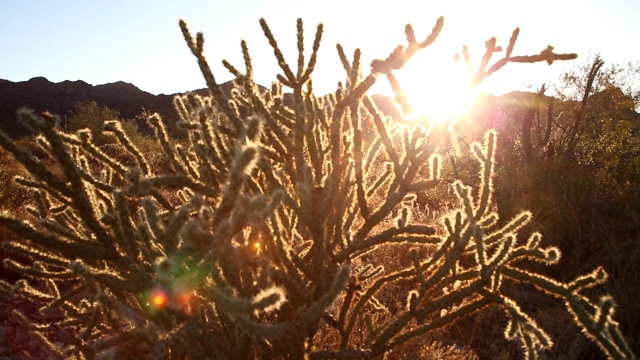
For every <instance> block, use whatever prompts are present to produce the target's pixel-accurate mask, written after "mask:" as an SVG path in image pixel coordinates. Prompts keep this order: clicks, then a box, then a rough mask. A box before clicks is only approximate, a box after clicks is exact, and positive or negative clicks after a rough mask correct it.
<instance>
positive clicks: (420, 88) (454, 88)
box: [397, 55, 476, 122]
mask: <svg viewBox="0 0 640 360" xmlns="http://www.w3.org/2000/svg"><path fill="white" fill-rule="evenodd" d="M413 60H416V61H413ZM446 60H448V61H446ZM446 60H445V59H438V58H436V57H435V56H430V57H428V58H423V59H418V58H417V55H416V58H415V59H412V61H411V62H409V63H408V64H407V65H406V66H405V68H403V69H402V70H400V71H399V72H398V74H397V78H398V80H399V82H400V85H401V87H402V89H403V90H404V92H405V94H406V96H407V97H408V100H409V104H411V107H412V108H413V112H412V113H411V114H410V118H411V119H423V118H426V119H427V120H428V121H437V122H441V121H454V120H455V119H456V118H457V117H459V116H460V115H463V114H464V113H465V112H466V111H467V110H468V108H469V107H470V106H471V105H472V104H473V101H474V99H475V95H476V92H475V91H474V89H472V88H471V87H470V86H469V81H470V75H469V72H468V70H467V69H466V67H465V65H464V64H456V63H454V61H453V58H452V57H451V58H448V59H446Z"/></svg>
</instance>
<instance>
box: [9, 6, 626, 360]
mask: <svg viewBox="0 0 640 360" xmlns="http://www.w3.org/2000/svg"><path fill="white" fill-rule="evenodd" d="M261 26H262V28H263V30H264V33H265V36H266V37H267V39H268V41H269V43H270V45H271V46H272V48H273V50H274V54H275V56H276V58H277V60H278V63H279V65H280V67H281V69H282V74H280V75H278V82H277V83H275V84H274V85H273V87H272V90H271V91H268V92H264V93H261V92H259V91H257V89H256V85H255V84H254V82H253V78H252V72H253V65H252V61H251V57H250V54H249V51H248V48H247V46H246V44H245V43H244V42H242V51H243V55H244V60H245V71H244V72H240V71H239V70H237V69H236V68H235V67H234V66H232V65H231V64H229V63H227V62H225V66H226V67H227V69H229V70H230V71H231V72H232V73H233V74H234V75H235V76H236V88H235V91H233V92H232V97H231V99H227V98H226V97H225V96H224V95H223V93H222V92H221V90H220V87H219V86H218V85H217V83H216V81H215V78H214V76H213V74H212V73H211V70H210V68H209V66H208V64H207V61H206V59H205V58H204V56H203V54H202V51H203V46H204V40H203V36H202V34H200V33H199V34H198V35H197V36H196V37H195V38H194V37H193V35H192V34H191V33H190V32H189V30H188V29H187V26H186V24H185V23H184V22H181V28H182V31H183V35H184V37H185V40H186V42H187V45H188V46H189V49H190V50H191V51H192V52H193V54H194V55H195V56H196V58H197V60H198V64H199V66H200V69H201V70H202V73H203V75H204V78H205V80H206V82H207V86H208V88H209V90H210V93H211V95H210V96H207V97H202V96H198V95H195V94H186V95H184V96H177V97H176V98H175V105H176V109H177V110H178V113H179V114H180V116H181V118H182V124H181V126H182V128H183V129H185V130H186V131H187V132H188V140H189V141H188V142H186V143H185V144H177V143H176V142H173V141H172V140H171V139H169V137H168V135H167V132H166V130H165V128H164V125H163V122H162V121H161V119H160V118H159V116H157V115H152V116H150V117H149V119H148V121H149V123H150V125H151V126H152V127H153V128H154V129H155V131H156V138H157V139H158V140H159V143H160V146H161V147H162V149H163V151H164V153H165V154H166V156H167V158H168V159H169V162H170V164H171V167H172V169H173V171H172V172H171V173H169V174H158V173H156V172H154V169H153V167H151V166H150V164H149V161H148V158H147V156H146V155H145V154H144V153H143V152H141V151H140V150H139V149H138V148H137V147H136V146H135V145H134V144H133V143H132V142H131V140H130V139H129V137H127V135H126V134H125V132H124V131H123V130H122V127H121V126H120V125H119V123H118V122H116V121H113V122H108V123H107V124H106V126H105V128H106V130H107V131H109V132H111V133H112V134H114V135H116V138H117V139H118V140H119V143H120V144H121V146H122V147H124V149H126V151H127V152H128V153H130V154H131V156H132V157H133V158H134V159H135V164H134V165H133V166H127V165H124V164H122V163H121V162H119V161H118V160H117V159H114V158H111V157H109V156H107V155H105V153H104V152H103V151H101V150H100V148H99V147H98V146H96V144H95V143H94V142H93V141H92V134H91V132H90V131H80V132H78V133H76V134H65V133H61V132H59V131H57V118H56V117H53V116H48V115H46V114H45V115H38V114H35V113H33V112H31V111H28V110H23V111H21V112H20V113H19V116H20V117H21V118H22V119H23V121H24V122H25V123H27V124H29V125H30V126H31V127H32V128H33V129H34V130H36V131H37V132H39V133H41V135H42V138H43V139H45V140H46V144H45V145H46V146H45V148H46V149H47V151H48V152H49V153H50V155H51V157H52V158H53V159H55V161H56V162H57V163H58V164H59V166H60V168H61V169H62V171H63V174H64V176H62V177H57V176H54V175H53V174H52V173H51V171H50V170H49V169H48V168H47V167H45V166H43V165H42V164H40V163H38V162H37V161H35V160H34V159H33V157H32V156H30V154H29V153H27V152H25V151H23V150H22V149H21V148H20V147H18V146H16V144H15V143H14V142H13V141H11V140H10V139H9V138H8V137H6V136H3V135H0V145H2V146H3V147H4V148H6V149H7V150H9V151H10V152H11V153H13V155H14V156H15V158H16V159H17V160H18V161H20V162H21V163H22V164H23V165H24V166H25V167H26V168H27V169H28V170H29V172H30V173H31V174H32V176H33V177H34V179H35V181H34V182H33V187H34V188H35V190H36V200H37V202H36V205H35V206H33V207H31V208H29V212H30V214H31V218H30V219H17V218H16V217H15V216H13V215H11V214H10V213H3V214H2V215H1V216H0V224H1V225H2V226H4V227H6V228H7V229H9V230H11V231H13V232H15V233H16V234H19V235H20V237H21V238H23V239H24V240H23V241H26V242H27V244H28V245H25V244H23V243H20V242H10V243H8V245H5V247H6V249H7V250H8V251H10V252H12V253H15V254H21V255H23V256H24V255H27V256H29V257H30V258H31V259H32V260H33V264H31V265H26V264H23V263H21V262H20V261H17V260H16V259H6V260H5V261H4V265H5V266H6V267H8V268H11V269H14V270H17V271H20V272H22V273H23V274H24V277H25V279H24V280H23V281H20V282H17V283H16V284H8V283H0V284H1V288H2V290H3V291H4V292H5V293H6V294H8V295H9V296H12V297H20V298H24V299H25V301H29V302H31V303H35V304H37V309H38V314H35V315H34V316H28V315H27V314H26V313H25V311H24V310H22V309H19V308H16V309H12V310H10V311H9V314H10V316H11V319H12V321H14V322H15V323H18V324H20V325H21V326H22V329H23V333H24V330H26V332H27V333H28V334H29V336H31V338H32V339H34V340H35V341H38V342H39V343H40V345H41V347H40V348H38V349H35V350H34V349H20V351H22V352H23V353H22V354H23V355H25V356H29V355H30V356H38V355H42V354H46V355H45V356H47V357H51V358H69V357H77V358H142V357H151V358H172V359H181V358H193V359H203V358H213V357H215V358H219V359H223V358H233V359H242V358H292V359H298V358H313V359H323V358H368V357H376V356H382V355H383V354H390V355H393V354H394V353H402V352H403V350H405V349H406V346H409V345H410V344H413V346H417V347H420V346H421V345H420V341H424V342H425V345H423V346H424V347H423V348H422V349H420V348H418V349H416V351H406V352H405V354H407V356H409V355H408V354H421V353H424V352H425V351H426V350H425V348H427V350H428V349H431V351H433V352H434V353H436V352H437V351H439V352H440V353H446V352H454V353H455V349H454V350H451V348H449V347H446V349H448V350H443V348H442V346H443V345H439V344H436V345H431V343H432V342H434V341H437V331H438V330H440V329H446V327H447V326H451V325H452V324H455V323H456V322H457V321H460V320H462V319H464V318H466V317H468V316H470V315H471V314H474V313H478V312H483V311H488V310H489V309H490V308H492V309H496V310H497V311H500V312H501V313H502V314H503V316H504V319H505V320H504V323H505V326H506V327H504V337H505V338H506V339H509V340H514V341H518V342H519V343H520V344H521V347H522V349H523V353H524V355H525V356H526V357H527V358H534V357H536V355H538V354H539V353H540V352H541V351H544V350H545V349H549V348H550V347H551V346H552V344H553V342H552V340H551V339H550V337H549V336H548V335H547V333H546V332H545V331H544V330H543V329H542V328H541V327H540V326H539V325H538V324H537V323H536V321H535V320H534V319H533V318H532V317H531V316H529V315H527V313H526V312H525V311H523V309H522V308H521V307H520V306H519V305H518V304H517V302H516V301H515V300H514V298H512V297H510V296H509V294H508V293H507V292H505V291H503V290H504V289H505V284H508V283H519V282H524V283H527V284H530V285H532V286H535V287H537V288H539V289H541V290H542V291H544V292H547V293H549V294H551V295H553V296H555V297H557V298H558V299H560V300H561V301H563V302H564V304H565V305H566V307H567V309H568V310H569V312H570V313H571V314H573V317H572V319H573V321H574V322H575V323H576V324H577V325H578V326H580V327H581V328H582V329H583V331H584V333H585V334H587V336H589V337H590V338H592V339H593V340H594V341H595V342H596V343H597V344H598V345H599V346H600V347H601V349H602V350H603V351H604V352H605V353H606V354H607V355H609V356H611V357H615V358H632V357H633V354H632V353H631V351H630V350H629V349H628V346H627V345H626V342H625V340H624V338H623V336H622V334H621V333H620V331H619V330H618V325H617V322H616V321H615V320H614V319H613V317H612V316H613V310H614V307H615V303H614V301H613V299H612V298H611V297H610V296H602V297H600V298H599V299H598V300H596V301H593V300H591V299H590V298H589V297H587V296H585V295H584V294H583V290H584V289H588V288H592V287H594V286H595V285H597V284H600V283H603V282H604V281H605V279H606V277H607V276H606V273H605V272H604V271H603V270H602V269H596V270H595V271H593V272H591V273H589V274H586V275H582V276H579V277H577V278H575V279H573V280H570V281H566V282H560V281H556V280H553V279H550V278H548V277H545V276H543V275H540V274H539V273H537V272H535V271H531V270H528V267H527V261H534V262H540V263H543V264H554V263H556V262H557V261H558V259H559V257H560V253H559V251H558V249H557V248H555V247H550V246H545V245H544V244H543V243H542V239H541V236H540V234H539V233H533V234H530V235H529V236H526V234H523V233H522V231H521V230H522V229H523V227H524V226H525V225H526V224H527V223H529V222H530V221H531V219H532V214H531V213H529V212H520V213H518V214H516V215H515V216H514V217H513V218H511V219H508V220H506V221H505V220H504V219H501V218H500V217H499V216H498V213H497V212H496V209H495V203H494V198H493V191H494V186H493V179H494V173H495V152H496V143H497V135H496V133H495V132H494V131H488V132H487V133H486V135H485V137H484V139H483V140H482V142H481V143H474V144H472V146H471V153H472V154H473V156H474V159H475V160H474V161H475V162H476V164H477V169H478V170H479V172H478V174H477V176H478V179H479V180H478V181H476V184H477V186H473V187H472V186H468V185H465V184H463V183H462V182H460V181H455V182H453V183H452V187H453V191H454V192H455V194H456V195H457V197H458V204H459V205H458V206H457V207H456V209H455V210H454V211H452V212H450V213H449V214H447V215H446V216H442V220H441V223H439V224H436V223H423V222H420V221H417V220H414V219H412V218H411V216H410V214H411V213H412V211H411V207H412V205H413V204H414V203H415V199H416V196H415V193H416V192H425V191H427V194H428V190H429V189H432V188H434V187H435V186H436V185H437V184H438V183H440V182H441V173H442V171H441V167H442V165H443V162H442V157H441V156H440V155H439V154H438V149H439V146H440V145H441V143H442V139H443V137H445V136H446V135H447V130H448V127H449V125H450V124H448V123H446V122H440V123H436V122H434V123H425V124H406V123H405V124H403V123H393V121H392V120H391V119H390V118H387V117H384V116H382V115H381V114H380V112H379V111H378V110H377V109H376V107H375V105H374V104H373V103H372V101H371V99H370V98H369V97H368V96H367V95H366V92H367V90H368V89H370V87H371V86H372V85H373V84H374V83H375V82H376V81H377V80H378V78H379V77H382V76H385V77H386V78H387V79H388V80H389V81H390V82H391V84H392V87H393V88H394V90H395V91H396V93H397V100H398V101H399V103H401V104H402V105H404V108H407V106H406V105H407V104H406V103H404V98H403V96H402V95H403V94H402V90H401V87H400V84H398V83H397V81H396V79H395V77H394V75H393V71H395V70H397V69H400V68H401V67H402V66H403V65H404V63H405V62H406V61H408V60H409V59H410V58H411V57H412V55H413V54H414V53H415V52H416V51H419V50H420V49H422V48H425V47H427V46H429V45H430V44H431V43H432V42H433V41H435V39H436V38H437V36H438V34H439V32H440V30H441V28H442V26H443V19H442V18H440V19H439V20H438V21H437V22H436V25H435V26H434V28H433V31H432V33H431V34H430V35H429V36H428V37H426V39H425V40H424V41H421V42H419V41H418V40H417V38H416V36H415V34H414V32H413V30H412V28H411V26H407V28H406V35H407V41H408V44H407V45H406V46H405V47H398V48H397V49H396V50H395V51H394V52H392V53H391V55H389V57H388V58H387V59H384V60H376V61H374V62H373V63H372V65H371V73H370V74H369V75H367V76H366V77H364V76H363V75H362V69H361V68H362V65H361V63H360V51H359V50H356V51H355V52H354V54H353V58H352V59H348V57H347V55H346V54H345V53H344V51H343V50H342V48H341V47H340V46H338V53H339V55H340V59H341V60H342V63H343V66H344V68H345V71H346V73H347V78H346V81H345V83H344V84H340V85H339V87H338V89H337V90H336V92H335V93H333V94H331V95H330V96H328V97H316V96H314V95H313V89H312V86H311V74H312V72H313V69H314V67H315V64H316V56H317V51H318V48H319V46H320V40H321V37H322V25H319V26H318V28H317V32H316V35H315V38H314V40H313V45H312V50H311V55H310V56H309V58H308V59H305V51H304V32H303V24H302V21H301V20H299V21H298V23H297V44H298V61H297V66H296V67H294V68H292V67H290V66H289V65H288V64H287V63H286V62H285V60H284V58H283V55H282V53H281V52H280V50H279V47H278V45H277V42H276V40H275V38H274V37H273V36H272V34H271V31H270V30H269V27H268V26H267V24H266V22H264V21H263V20H261ZM517 35H518V31H515V32H514V36H513V37H512V38H511V40H510V42H509V44H508V47H507V48H506V51H505V56H504V57H503V58H501V59H499V60H497V61H496V62H495V63H494V64H493V65H491V66H489V61H490V59H491V57H492V55H494V54H495V53H497V52H499V51H500V49H499V47H498V46H497V45H496V40H495V39H491V40H489V41H487V51H486V54H485V55H484V56H483V60H482V62H481V66H480V67H479V68H478V72H477V73H476V74H474V79H473V82H474V83H476V84H477V83H478V82H480V81H481V80H482V79H483V78H484V77H486V76H489V75H490V74H492V73H493V72H495V71H496V70H498V69H499V68H500V67H502V66H503V65H505V64H506V63H508V62H536V61H548V62H549V63H551V62H553V61H555V60H561V59H570V58H573V57H575V56H573V55H571V54H555V53H553V51H552V50H551V48H548V49H546V50H544V51H542V52H541V53H540V54H538V55H533V56H513V55H512V51H513V49H514V45H515V42H516V39H517ZM463 56H464V59H465V61H467V62H469V64H470V62H471V60H470V57H469V54H468V52H467V51H466V48H465V50H464V51H463ZM283 86H286V87H289V88H291V89H292V92H293V94H292V98H293V100H292V106H285V104H284V102H283V94H282V88H283ZM240 106H242V107H244V108H245V109H247V111H248V112H247V113H248V114H250V115H249V116H247V117H243V116H240V113H239V111H238V108H239V107H240ZM365 124H366V125H365ZM362 128H368V129H375V130H374V131H375V136H374V138H373V140H372V141H363V135H362V131H361V129H362ZM90 161H99V162H100V163H102V164H103V166H101V167H94V166H91V165H90ZM374 164H380V165H381V168H380V167H377V166H374ZM419 174H423V175H419ZM117 176H119V177H120V178H121V179H123V180H124V181H123V183H120V182H116V181H115V180H116V177H117ZM167 190H170V191H173V192H174V193H175V196H174V197H172V198H168V196H167V195H166V194H167ZM390 249H392V250H390ZM393 249H395V250H393ZM385 253H386V254H387V255H388V258H387V259H386V260H385V258H380V257H378V255H381V254H385ZM394 260H400V261H402V262H403V263H398V262H396V261H394ZM416 342H418V344H416ZM38 351H39V352H38ZM34 352H38V353H34ZM453 356H456V355H455V354H454V355H452V357H453Z"/></svg>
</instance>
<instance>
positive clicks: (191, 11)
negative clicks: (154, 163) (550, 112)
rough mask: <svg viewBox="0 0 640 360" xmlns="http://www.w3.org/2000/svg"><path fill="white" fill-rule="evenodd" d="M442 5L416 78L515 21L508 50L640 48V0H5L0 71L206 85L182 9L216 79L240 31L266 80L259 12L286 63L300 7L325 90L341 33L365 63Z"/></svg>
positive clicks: (543, 72) (173, 86) (270, 61)
mask: <svg viewBox="0 0 640 360" xmlns="http://www.w3.org/2000/svg"><path fill="white" fill-rule="evenodd" d="M440 15H443V16H444V17H445V26H444V29H443V32H442V35H441V38H440V39H439V40H438V41H437V42H436V44H435V46H434V47H433V48H432V50H431V51H429V52H426V53H425V54H424V56H422V57H420V58H416V59H414V60H413V64H412V68H413V69H415V70H412V71H414V73H412V74H411V75H407V76H408V78H410V79H411V78H419V73H420V72H421V70H420V69H424V68H426V67H428V66H429V65H428V64H429V63H430V62H431V63H438V62H441V61H442V59H447V60H449V59H451V58H452V56H453V54H454V53H455V52H457V51H460V49H461V47H462V45H463V44H467V45H469V47H470V50H471V53H472V58H473V59H474V60H475V62H476V64H477V62H479V59H480V57H481V55H482V52H483V50H484V41H485V40H486V39H488V38H489V37H491V36H496V37H497V38H498V44H499V45H502V46H505V47H506V45H507V43H508V40H509V37H510V35H511V32H512V31H513V29H514V28H515V27H517V26H520V28H521V33H520V39H519V42H518V44H517V45H516V48H515V51H514V55H525V54H527V55H528V54H534V53H538V52H539V51H540V50H542V49H544V48H545V47H546V46H547V45H553V46H555V49H556V51H557V52H577V53H579V55H580V59H581V60H578V61H585V60H586V59H587V56H588V54H589V53H594V52H600V53H601V54H602V56H603V58H604V59H605V61H609V62H626V61H628V60H639V59H640V46H638V45H639V44H640V42H639V40H640V23H638V17H639V16H640V1H638V0H535V1H531V0H530V1H518V0H485V1H477V0H468V1H465V0H458V1H428V0H392V1H378V0H368V1H360V0H316V1H307V0H297V1H293V0H226V1H220V0H209V1H204V0H183V1H168V0H167V1H165V0H112V1H91V0H59V1H50V0H0V34H2V35H0V49H2V55H0V78H3V79H8V80H11V81H25V80H28V79H30V78H32V77H35V76H44V77H46V78H48V79H49V80H50V81H53V82H60V81H64V80H84V81H86V82H88V83H90V84H93V85H98V84H104V83H110V82H115V81H125V82H129V83H132V84H134V85H136V86H137V87H139V88H140V89H142V90H145V91H148V92H150V93H153V94H159V93H165V94H172V93H176V92H182V91H187V90H194V89H197V88H202V87H204V86H205V83H204V80H203V79H202V77H201V75H200V73H199V70H198V66H197V64H196V61H195V58H194V57H193V56H192V55H191V54H190V53H189V50H188V48H187V47H186V45H185V44H184V41H183V39H182V35H181V33H180V30H179V28H178V19H179V18H184V19H185V20H187V22H188V24H189V26H190V28H191V30H192V31H193V32H196V31H202V32H204V36H205V52H206V55H207V57H208V59H209V62H210V64H211V65H212V66H213V71H214V75H215V76H216V77H217V80H218V81H219V82H224V81H227V80H230V79H231V76H230V75H229V73H228V72H227V71H226V69H224V68H223V67H222V65H221V64H220V62H221V60H222V59H227V60H229V61H230V62H231V63H232V64H234V65H235V66H236V67H237V68H238V69H242V68H243V63H242V56H241V53H240V40H241V39H245V40H247V42H248V45H249V50H250V53H251V56H252V58H253V60H254V64H255V70H254V71H255V74H256V81H257V82H258V83H260V84H263V85H266V86H268V85H270V83H271V81H273V80H274V79H275V76H276V74H277V73H278V72H279V69H278V67H277V63H276V61H275V59H274V57H273V54H272V51H271V49H270V47H269V45H268V43H267V42H266V39H265V38H264V36H263V35H262V31H261V29H260V26H259V23H258V19H259V18H260V17H264V18H265V19H266V20H267V22H268V23H269V24H270V26H271V28H272V31H273V32H274V34H275V36H276V39H277V40H278V42H279V44H280V45H281V48H282V50H283V52H284V53H285V57H286V58H287V59H288V60H289V61H291V62H292V63H293V62H295V60H296V56H297V55H296V52H295V43H296V40H295V26H296V25H295V21H296V19H297V18H298V17H301V18H302V19H303V20H304V21H305V30H306V38H305V39H306V41H307V46H306V47H307V49H310V48H311V44H312V41H313V35H314V32H315V27H316V26H317V24H318V22H322V23H323V24H324V25H325V32H324V37H323V43H322V44H323V45H322V47H321V51H320V54H319V59H318V62H319V64H318V67H317V71H316V73H315V77H314V84H315V88H316V90H317V93H318V94H322V93H326V92H329V91H331V90H333V89H335V86H336V84H337V82H338V81H341V80H343V79H344V75H343V70H342V67H341V65H340V62H339V59H338V56H337V53H336V50H335V45H336V43H337V42H340V43H341V44H342V45H343V46H344V47H345V49H346V50H347V52H348V53H349V54H350V55H351V54H352V52H353V50H354V49H355V48H356V47H359V48H361V49H362V51H363V57H364V60H365V64H366V67H365V73H368V64H369V63H370V61H371V60H372V59H374V58H382V57H386V56H387V55H388V54H389V53H390V52H391V50H393V48H394V47H395V46H397V45H399V44H403V45H404V43H405V42H404V24H406V23H407V22H409V23H411V24H412V25H413V26H414V28H415V30H416V35H417V37H418V39H419V40H421V39H423V38H424V37H426V36H427V35H428V34H429V32H430V30H431V28H432V27H433V24H434V23H435V20H436V18H437V17H438V16H440ZM307 56H308V55H307ZM423 64H424V65H423ZM573 64H578V62H573ZM569 65H571V64H558V63H556V64H554V65H552V66H551V67H549V66H548V65H546V64H537V65H520V64H510V65H507V67H506V68H505V71H501V72H499V73H498V74H496V75H494V76H492V78H490V79H489V81H487V82H486V83H485V84H484V85H485V89H486V90H488V91H490V92H493V93H504V92H507V91H510V90H514V89H524V85H523V84H532V85H533V86H534V87H536V88H537V87H539V86H540V85H541V84H542V83H544V82H545V81H547V80H548V79H550V78H554V77H555V76H557V74H558V73H560V72H561V71H562V70H563V69H564V68H565V67H566V66H569ZM422 81H424V80H422ZM378 90H380V91H385V89H384V88H383V87H380V88H379V89H378Z"/></svg>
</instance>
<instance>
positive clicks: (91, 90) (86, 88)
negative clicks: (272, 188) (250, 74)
mask: <svg viewBox="0 0 640 360" xmlns="http://www.w3.org/2000/svg"><path fill="white" fill-rule="evenodd" d="M231 87H232V83H231V82H228V83H225V84H222V88H223V91H225V92H226V93H227V94H228V93H229V92H230V90H231ZM195 92H196V93H199V94H206V93H207V90H206V89H199V90H195ZM174 95H175V94H173V95H164V94H161V95H153V94H150V93H148V92H146V91H142V90H140V89H139V88H137V87H136V86H134V85H132V84H129V83H126V82H122V81H118V82H115V83H110V84H104V85H96V86H94V85H91V84H87V83H86V82H84V81H81V80H78V81H63V82H59V83H53V82H50V81H49V80H47V79H46V78H44V77H35V78H32V79H30V80H28V81H21V82H15V83H14V82H12V81H8V80H4V79H0V128H1V129H2V130H3V131H5V132H6V133H7V134H9V135H10V136H12V137H18V136H23V135H27V134H29V131H28V129H27V128H26V127H24V126H23V125H22V124H20V123H19V122H18V121H17V118H16V111H17V110H18V109H19V108H21V107H28V108H31V109H34V110H36V111H49V112H51V113H53V114H58V115H61V116H64V115H67V114H68V113H69V111H71V110H72V109H73V107H74V105H75V104H76V103H78V102H80V101H95V102H96V103H98V104H100V105H104V106H107V107H109V108H112V109H114V110H117V111H118V112H119V113H120V115H121V117H122V118H124V119H133V118H134V117H135V116H136V115H138V114H140V113H141V112H142V111H143V110H144V109H146V110H148V111H151V112H157V113H159V114H160V115H161V116H162V118H163V119H164V121H165V123H166V124H167V125H168V127H169V129H173V128H175V123H176V121H177V120H178V114H177V113H176V111H175V109H174V107H173V97H174Z"/></svg>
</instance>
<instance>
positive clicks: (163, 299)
mask: <svg viewBox="0 0 640 360" xmlns="http://www.w3.org/2000/svg"><path fill="white" fill-rule="evenodd" d="M147 304H148V305H149V306H150V307H151V308H153V309H155V310H162V309H164V308H166V307H167V305H169V297H168V296H167V292H166V291H165V290H164V289H163V288H161V287H156V288H154V289H153V290H151V292H150V293H149V302H148V303H147Z"/></svg>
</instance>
